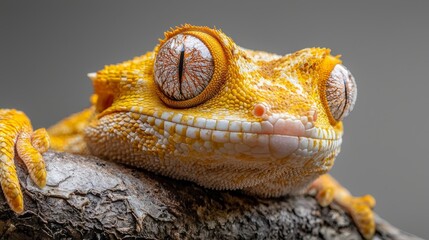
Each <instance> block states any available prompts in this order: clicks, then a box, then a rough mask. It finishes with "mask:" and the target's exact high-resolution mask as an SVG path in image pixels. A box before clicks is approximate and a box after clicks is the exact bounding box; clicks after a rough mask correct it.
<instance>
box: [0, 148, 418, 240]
mask: <svg viewBox="0 0 429 240" xmlns="http://www.w3.org/2000/svg"><path fill="white" fill-rule="evenodd" d="M44 158H45V161H46V166H47V170H48V183H47V186H46V187H45V188H43V189H39V188H37V187H36V186H35V185H34V184H33V183H32V181H31V179H30V178H29V177H28V175H27V173H26V171H25V170H24V168H23V166H22V164H21V163H19V162H18V164H17V165H18V166H17V170H18V174H19V177H20V180H21V183H22V187H23V191H24V200H25V204H26V206H25V209H26V210H25V212H24V213H23V214H21V215H19V216H18V215H16V214H15V213H13V212H12V211H11V210H10V209H9V207H8V206H7V204H6V203H5V200H4V198H3V195H2V194H1V197H0V238H1V239H4V238H6V239H50V238H55V239H57V238H72V239H82V238H84V239H118V238H119V239H122V238H127V239H128V238H145V239H278V238H281V239H303V238H304V237H305V238H306V239H312V238H311V237H313V238H314V239H320V238H321V239H332V238H339V239H343V238H347V239H360V238H361V236H360V235H359V233H358V232H357V230H356V228H355V226H354V225H353V223H352V221H351V220H350V218H349V217H348V216H347V215H346V214H345V213H344V211H342V210H341V209H340V208H338V207H336V206H335V205H334V206H331V207H326V208H322V207H320V206H319V205H318V204H317V203H316V201H315V199H314V198H313V197H312V196H298V197H284V198H277V199H259V198H255V197H250V196H246V195H244V194H241V193H240V192H237V191H213V190H208V189H204V188H201V187H199V186H196V185H195V184H193V183H190V182H185V181H177V180H172V179H169V178H165V177H161V176H157V175H154V174H152V173H148V172H145V171H142V170H138V169H132V168H128V167H126V166H123V165H119V164H115V163H111V162H106V161H103V160H100V159H97V158H94V157H90V156H78V155H72V154H66V153H57V152H48V153H46V154H45V155H44ZM377 223H378V224H377V235H376V239H419V238H417V237H415V236H412V235H410V234H407V233H405V232H403V231H401V230H398V229H396V228H394V227H392V226H391V225H389V224H388V223H387V222H385V221H384V220H382V219H380V218H377Z"/></svg>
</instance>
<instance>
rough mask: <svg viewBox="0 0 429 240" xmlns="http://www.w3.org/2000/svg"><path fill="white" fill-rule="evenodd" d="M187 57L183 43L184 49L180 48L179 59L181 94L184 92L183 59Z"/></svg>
mask: <svg viewBox="0 0 429 240" xmlns="http://www.w3.org/2000/svg"><path fill="white" fill-rule="evenodd" d="M184 58H185V45H184V44H182V49H181V50H180V59H179V85H180V88H179V90H180V94H182V75H183V67H184V66H183V64H184V62H183V59H184Z"/></svg>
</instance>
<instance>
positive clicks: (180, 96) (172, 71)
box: [154, 31, 226, 108]
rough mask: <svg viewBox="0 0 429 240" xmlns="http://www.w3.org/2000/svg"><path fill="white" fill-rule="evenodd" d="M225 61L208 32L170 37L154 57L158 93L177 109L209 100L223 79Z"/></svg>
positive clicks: (195, 32)
mask: <svg viewBox="0 0 429 240" xmlns="http://www.w3.org/2000/svg"><path fill="white" fill-rule="evenodd" d="M213 52H214V53H213ZM225 61H226V60H225V56H224V53H223V49H222V46H221V45H220V43H219V42H218V41H217V40H216V39H215V38H214V37H213V36H211V35H209V34H207V33H203V32H198V31H190V32H188V33H186V32H185V33H181V34H177V35H175V36H173V37H171V38H170V39H168V40H167V41H166V42H165V43H164V44H163V45H162V46H161V47H160V49H159V51H158V53H157V56H156V59H155V66H154V79H155V83H156V85H157V86H158V91H159V93H158V95H159V96H160V98H161V99H162V100H163V101H164V103H166V104H167V105H169V106H171V107H178V108H180V107H191V106H195V105H198V104H200V103H202V102H204V101H206V100H208V99H209V98H211V97H212V96H213V95H214V94H215V93H216V92H217V90H219V86H220V85H221V83H222V81H223V79H224V77H223V72H224V68H225V65H226V64H225Z"/></svg>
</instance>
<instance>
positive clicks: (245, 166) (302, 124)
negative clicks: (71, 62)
mask: <svg viewBox="0 0 429 240" xmlns="http://www.w3.org/2000/svg"><path fill="white" fill-rule="evenodd" d="M179 38H183V39H185V38H186V39H188V40H189V39H190V40H192V41H191V42H192V43H193V44H191V45H192V46H194V47H195V46H198V47H196V48H193V49H194V50H195V49H196V50H197V51H196V52H198V53H199V56H202V55H205V56H206V57H208V55H207V51H206V49H208V51H209V53H210V55H211V59H212V60H213V61H211V60H208V59H210V57H208V58H205V59H206V60H208V61H203V62H199V61H195V62H192V64H190V65H189V64H187V63H189V62H187V61H188V58H187V57H189V53H191V52H194V53H195V51H194V50H192V51H190V48H189V46H191V45H186V44H185V45H183V44H182V45H178V46H180V47H182V48H179V50H180V51H178V52H176V53H174V54H171V52H170V51H169V50H168V46H169V45H168V44H169V43H171V42H172V41H173V40H172V39H176V40H177V39H179ZM183 39H182V40H183ZM182 43H183V41H182ZM195 43H198V44H195ZM165 47H167V49H166V48H165ZM183 47H185V48H183ZM186 47H188V49H186ZM182 50H184V51H182ZM187 50H188V51H187ZM167 53H168V54H167ZM187 54H188V55H187ZM157 59H158V60H160V59H161V60H171V62H172V63H174V64H172V65H171V66H172V67H173V68H172V69H173V70H172V71H170V70H171V69H170V70H169V69H167V68H165V67H168V66H167V64H159V63H160V62H157ZM161 60H160V61H161ZM157 63H158V64H157ZM339 64H341V60H340V59H339V56H331V55H330V50H329V49H324V48H308V49H303V50H300V51H297V52H295V53H291V54H287V55H285V56H280V55H276V54H271V53H265V52H261V51H253V50H248V49H244V48H241V47H239V46H238V45H236V44H235V43H234V41H232V39H231V38H229V37H228V36H226V35H225V34H224V33H222V32H221V31H220V30H217V29H210V28H207V27H198V26H192V25H184V26H181V27H178V28H176V29H172V30H171V31H169V32H167V33H166V34H165V39H164V40H161V41H160V43H159V45H158V46H156V47H155V49H154V51H152V52H148V53H146V54H144V55H142V56H139V57H136V58H134V59H132V60H129V61H125V62H123V63H120V64H117V65H108V66H106V67H105V68H104V69H102V70H100V71H98V72H96V73H92V74H89V75H88V77H89V78H90V79H91V80H92V83H93V87H94V94H93V95H92V96H91V104H92V107H90V108H88V109H86V110H84V111H83V112H81V113H78V114H74V115H72V116H70V117H68V118H66V119H65V120H63V121H61V122H60V123H58V124H56V125H55V126H53V127H52V128H50V129H49V130H48V132H49V135H50V139H51V142H52V148H53V149H56V150H63V151H68V152H74V153H86V154H88V153H89V154H93V155H96V156H98V157H102V158H106V159H111V160H117V161H122V162H124V163H126V164H129V165H134V166H137V167H142V168H145V169H148V170H150V171H153V172H157V173H160V174H163V175H168V176H171V177H174V178H177V179H186V180H190V181H194V182H196V183H197V184H199V185H202V186H205V187H208V188H213V189H241V190H243V191H245V192H247V193H249V194H253V195H258V196H263V197H275V196H282V195H285V194H295V193H301V192H303V191H305V189H307V186H308V185H309V184H310V183H311V182H313V181H314V180H315V179H317V178H318V177H319V176H327V175H324V174H325V173H327V172H328V171H329V170H330V169H331V167H332V165H333V163H334V160H335V157H336V156H337V154H338V153H339V150H340V145H341V141H342V140H341V137H342V134H343V125H342V122H341V120H342V118H343V117H344V116H345V115H347V114H348V113H349V112H350V111H351V109H352V105H353V104H354V100H355V95H354V96H353V97H351V98H348V96H350V93H353V92H354V93H355V91H356V89H355V88H356V86H355V85H354V81H353V82H352V81H348V82H347V81H344V80H353V79H352V76H351V75H349V72H347V74H343V73H345V71H333V70H334V69H335V68H337V67H338V66H340V65H339ZM171 66H170V67H171ZM187 67H190V68H187ZM194 67H196V68H194ZM212 67H213V69H211V68H212ZM196 70H198V71H196ZM343 70H344V69H343ZM166 73H169V74H167V75H165V74H166ZM187 73H192V74H187ZM163 74H164V75H163ZM165 76H169V77H165ZM185 76H187V77H185ZM208 76H211V77H210V79H209V77H208ZM344 76H345V77H344ZM157 80H159V81H157ZM340 80H343V81H342V82H341V81H340ZM331 81H333V82H331ZM194 83H197V84H194ZM332 83H334V84H332ZM186 84H188V85H186ZM342 89H343V90H344V91H343V90H342ZM345 91H347V94H345ZM346 95H347V96H346ZM343 98H344V99H343ZM341 107H342V108H341ZM336 109H343V110H341V111H336ZM0 116H2V115H0ZM17 118H19V117H17ZM7 121H8V120H7ZM3 122H4V120H3V119H0V128H1V127H2V126H4V124H3ZM18 122H19V121H18ZM13 124H15V125H19V124H21V123H17V122H13V123H12V125H13ZM28 125H29V123H28ZM30 127H31V126H30ZM25 133H26V134H23V135H22V136H21V137H20V138H18V136H15V135H13V136H7V137H6V139H4V140H3V142H4V143H0V146H2V145H4V146H9V150H10V149H11V148H10V146H13V145H14V144H15V142H16V139H19V140H18V142H19V145H20V146H17V149H21V150H19V151H20V152H21V154H20V155H23V156H24V159H27V157H26V156H27V155H28V156H31V157H28V159H31V158H34V159H39V155H38V154H36V153H35V152H34V150H35V149H37V150H38V151H39V152H43V151H45V150H46V148H47V146H48V144H47V142H49V140H48V137H47V136H46V134H44V133H43V130H40V131H39V130H37V131H35V132H33V133H32V132H31V131H30V130H28V131H25ZM30 139H31V141H30ZM30 143H31V144H30ZM33 147H34V148H33ZM12 150H13V147H12ZM2 151H3V150H2ZM5 151H6V150H5ZM3 155H4V154H3ZM9 155H10V154H9ZM11 159H12V157H10V156H9V157H8V158H4V159H3V158H2V163H3V162H4V163H3V164H2V165H1V166H2V169H6V170H7V172H8V173H9V174H11V175H10V176H8V178H7V179H10V180H12V181H15V183H17V180H14V176H13V171H12V170H14V168H13V167H14V166H13V162H11ZM3 160H4V161H3ZM26 162H27V164H28V166H30V167H29V168H30V169H31V172H32V173H31V172H30V174H31V175H32V178H34V179H35V181H36V182H37V181H39V180H37V179H38V178H43V171H42V170H41V169H43V168H44V167H43V165H42V162H41V161H39V160H37V161H36V162H37V164H34V163H32V162H31V161H29V160H26ZM12 168H13V169H12ZM15 175H16V174H15ZM3 182H4V181H2V183H3ZM316 183H319V184H318V185H317V186H318V187H319V188H320V190H321V191H319V193H318V195H317V199H318V200H319V202H320V203H321V204H322V205H327V204H329V203H330V202H332V201H336V202H339V203H340V204H341V206H343V207H344V208H345V209H347V210H348V211H349V212H350V213H351V215H352V217H353V219H354V220H355V222H356V223H357V224H358V226H359V229H360V231H361V232H362V233H363V235H364V236H365V237H370V236H371V234H372V233H373V230H374V226H373V225H371V224H368V223H371V222H373V216H372V211H371V207H373V206H374V204H375V202H374V201H373V199H372V198H371V197H363V198H353V197H339V196H342V195H341V194H340V195H339V193H344V192H345V191H344V190H341V189H342V188H341V186H340V185H339V184H338V185H335V186H334V187H332V181H316ZM39 185H43V181H39ZM7 186H14V185H7ZM330 186H331V187H330ZM12 189H13V191H15V192H11V191H10V190H9V188H6V191H5V193H6V194H9V197H11V196H13V197H14V199H15V198H19V197H17V196H19V194H20V191H19V185H17V187H13V188H12ZM338 189H340V191H338ZM15 193H16V194H15ZM14 194H15V195H14ZM21 200H22V199H21ZM16 202H18V201H12V203H11V206H12V205H14V203H16ZM18 205H19V204H18ZM18 205H17V206H18ZM14 209H15V210H16V209H18V210H20V209H19V206H18V207H16V206H15V208H14Z"/></svg>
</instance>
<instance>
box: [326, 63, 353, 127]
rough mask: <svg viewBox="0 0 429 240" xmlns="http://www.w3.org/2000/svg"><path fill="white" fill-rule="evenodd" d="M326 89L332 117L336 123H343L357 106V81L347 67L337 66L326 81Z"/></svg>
mask: <svg viewBox="0 0 429 240" xmlns="http://www.w3.org/2000/svg"><path fill="white" fill-rule="evenodd" d="M325 89H326V100H327V102H328V106H329V110H330V112H331V115H332V117H333V118H334V119H335V120H336V121H341V120H342V119H344V117H346V116H347V115H348V114H349V113H350V112H351V111H352V110H353V107H354V105H355V102H356V96H357V87H356V82H355V79H354V77H353V76H352V74H351V73H350V71H349V70H348V69H347V68H346V67H344V66H343V65H341V64H337V65H335V67H334V69H333V70H332V72H331V74H330V76H329V79H328V80H327V81H326V86H325Z"/></svg>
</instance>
